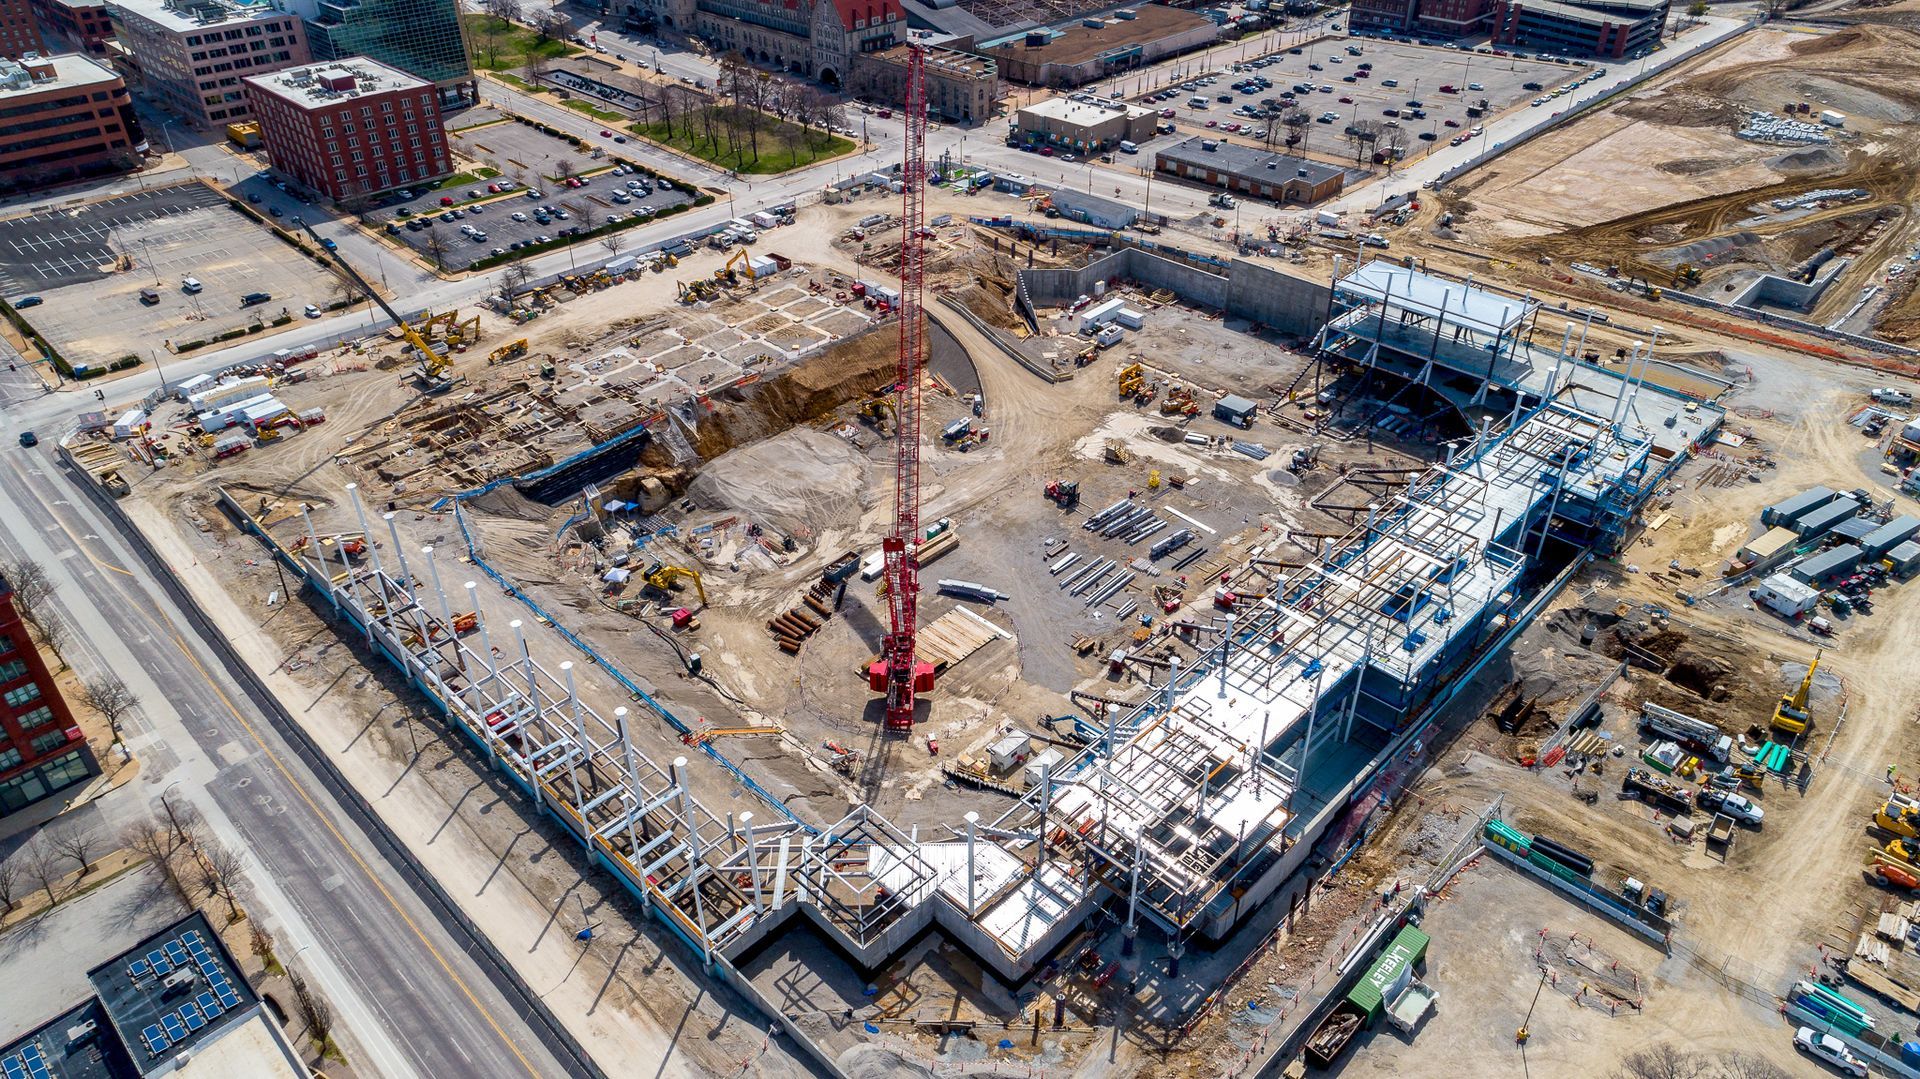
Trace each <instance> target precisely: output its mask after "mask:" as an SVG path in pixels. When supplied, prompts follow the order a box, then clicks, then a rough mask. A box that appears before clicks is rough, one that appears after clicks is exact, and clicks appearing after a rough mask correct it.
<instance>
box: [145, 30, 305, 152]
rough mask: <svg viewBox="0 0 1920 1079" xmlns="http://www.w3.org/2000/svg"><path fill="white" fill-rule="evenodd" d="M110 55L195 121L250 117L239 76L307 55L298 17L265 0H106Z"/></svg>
mask: <svg viewBox="0 0 1920 1079" xmlns="http://www.w3.org/2000/svg"><path fill="white" fill-rule="evenodd" d="M110 10H111V11H112V12H113V28H114V36H115V37H116V38H117V45H116V46H115V51H114V62H115V63H116V64H118V65H119V66H120V68H121V69H122V70H123V71H125V72H127V74H128V80H129V82H131V83H132V84H133V85H135V86H137V87H138V88H139V89H140V90H141V92H143V93H145V94H147V95H148V96H149V97H152V98H155V99H157V100H158V102H159V103H160V104H163V105H165V106H166V107H167V108H169V109H171V110H173V111H174V112H176V113H179V114H180V115H181V116H183V117H185V118H186V120H187V122H188V123H190V124H192V125H194V126H195V127H211V126H214V125H225V124H229V123H236V122H239V121H242V120H251V119H252V118H253V116H252V113H251V112H250V111H249V109H248V107H247V97H246V88H245V87H244V86H242V85H241V80H242V79H244V78H246V77H247V76H249V75H261V74H265V73H267V72H269V71H276V70H278V69H280V68H283V67H292V66H293V65H295V64H304V63H306V62H307V38H306V30H305V29H304V27H303V26H302V25H301V22H300V17H299V16H298V15H295V14H294V13H293V12H291V11H287V10H285V9H282V8H278V7H275V6H273V4H271V3H256V4H242V3H237V2H235V0H112V4H111V6H110Z"/></svg>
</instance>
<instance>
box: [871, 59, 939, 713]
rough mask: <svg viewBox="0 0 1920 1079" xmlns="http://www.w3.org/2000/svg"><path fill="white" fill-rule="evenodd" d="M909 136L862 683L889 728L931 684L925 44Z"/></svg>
mask: <svg viewBox="0 0 1920 1079" xmlns="http://www.w3.org/2000/svg"><path fill="white" fill-rule="evenodd" d="M902 111H903V112H904V113H905V120H906V128H907V138H906V143H905V160H904V162H903V165H902V169H901V173H900V186H901V196H900V198H901V214H900V229H901V232H900V312H899V321H900V357H899V364H898V372H897V374H898V378H897V380H896V381H895V383H894V388H893V395H894V399H893V416H894V424H895V428H894V435H895V437H894V440H893V447H894V460H893V530H892V531H891V532H889V533H888V534H887V536H886V538H885V539H884V540H883V541H881V544H880V550H881V552H882V554H883V556H884V558H885V565H886V583H887V622H888V633H887V636H886V639H885V641H884V642H883V644H882V645H881V649H880V657H879V658H878V659H877V660H875V661H874V663H873V665H872V666H871V667H869V668H868V669H867V686H868V688H869V689H871V690H873V691H874V692H876V693H885V694H886V695H887V705H886V725H887V729H888V730H890V731H906V730H911V729H912V728H913V709H914V705H913V702H914V697H915V695H917V694H920V693H927V692H930V691H931V690H932V689H933V664H931V663H928V662H926V661H925V660H922V659H920V658H919V657H918V656H917V655H916V654H915V653H914V645H915V638H916V626H917V623H918V620H919V602H920V544H921V541H922V540H923V539H924V538H925V537H924V534H923V533H922V531H921V529H920V376H921V370H922V368H923V367H924V366H925V362H926V354H927V326H926V312H925V310H924V309H923V308H922V306H921V301H922V291H923V288H924V286H925V280H926V235H925V234H926V205H925V201H926V185H927V47H926V46H925V45H922V44H919V43H917V42H913V43H909V44H908V45H907V86H906V108H905V109H904V110H902Z"/></svg>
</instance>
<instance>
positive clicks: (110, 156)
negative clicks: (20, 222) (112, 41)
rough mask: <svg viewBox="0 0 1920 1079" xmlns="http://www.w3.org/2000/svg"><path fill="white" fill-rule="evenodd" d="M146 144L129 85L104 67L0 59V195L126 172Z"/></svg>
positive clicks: (70, 59)
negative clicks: (98, 174)
mask: <svg viewBox="0 0 1920 1079" xmlns="http://www.w3.org/2000/svg"><path fill="white" fill-rule="evenodd" d="M145 146H146V139H145V137H144V136H142V135H141V133H140V122H139V120H137V119H136V118H135V117H134V114H133V99H132V98H130V97H129V96H128V95H127V84H126V83H125V82H124V81H123V80H122V79H121V78H120V76H119V75H117V74H115V73H114V72H113V71H111V70H109V69H108V68H107V66H106V65H105V64H102V63H100V62H98V61H96V60H90V59H88V58H87V57H84V56H80V55H78V54H68V55H65V56H49V57H34V58H31V59H27V60H21V61H14V60H0V191H14V190H22V189H30V188H35V187H41V186H44V185H46V184H48V183H52V182H56V181H59V180H63V179H67V178H70V177H74V176H82V175H86V174H88V173H93V172H104V171H107V170H110V169H116V168H128V167H131V166H133V165H135V164H137V163H138V161H139V156H138V155H139V153H140V151H141V150H142V149H144V148H145Z"/></svg>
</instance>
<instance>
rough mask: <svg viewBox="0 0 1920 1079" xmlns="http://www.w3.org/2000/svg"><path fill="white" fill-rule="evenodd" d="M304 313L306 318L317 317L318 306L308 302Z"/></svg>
mask: <svg viewBox="0 0 1920 1079" xmlns="http://www.w3.org/2000/svg"><path fill="white" fill-rule="evenodd" d="M305 313H306V316H307V317H308V318H319V317H320V308H319V307H318V306H317V305H315V304H308V305H307V310H306V312H305Z"/></svg>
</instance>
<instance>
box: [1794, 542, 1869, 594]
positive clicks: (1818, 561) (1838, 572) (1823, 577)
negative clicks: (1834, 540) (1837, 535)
mask: <svg viewBox="0 0 1920 1079" xmlns="http://www.w3.org/2000/svg"><path fill="white" fill-rule="evenodd" d="M1862 553H1863V552H1862V551H1861V550H1860V548H1859V547H1858V546H1856V545H1854V544H1851V543H1847V544H1842V545H1841V546H1838V547H1834V548H1832V549H1830V550H1825V551H1821V552H1820V553H1819V554H1817V555H1814V556H1813V557H1812V558H1809V559H1807V560H1806V561H1805V562H1802V563H1800V564H1799V565H1797V566H1795V567H1793V569H1792V570H1790V571H1788V572H1789V573H1791V574H1792V575H1793V579H1794V580H1796V581H1801V582H1804V583H1806V584H1810V585H1814V586H1816V587H1817V586H1819V585H1823V584H1826V583H1828V582H1829V581H1832V580H1835V579H1836V578H1840V577H1845V576H1846V575H1847V574H1849V573H1852V572H1853V569H1854V567H1855V566H1858V565H1859V564H1860V556H1861V554H1862Z"/></svg>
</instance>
